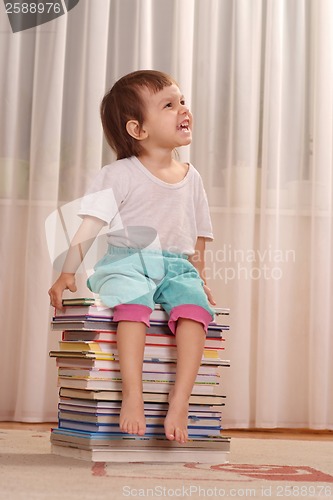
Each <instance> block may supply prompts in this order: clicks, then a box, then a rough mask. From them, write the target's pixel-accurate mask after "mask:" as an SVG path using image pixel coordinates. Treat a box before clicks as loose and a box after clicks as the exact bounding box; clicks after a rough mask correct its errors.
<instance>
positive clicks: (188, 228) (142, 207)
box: [79, 156, 213, 255]
mask: <svg viewBox="0 0 333 500" xmlns="http://www.w3.org/2000/svg"><path fill="white" fill-rule="evenodd" d="M79 215H80V216H85V215H91V216H94V217H97V218H99V219H101V220H103V221H105V222H106V223H107V224H109V228H110V231H109V232H108V234H107V237H108V243H109V244H110V245H112V246H116V247H127V248H149V249H158V250H161V249H162V250H166V251H169V252H174V253H184V254H186V255H192V254H193V253H194V248H195V244H196V241H197V238H198V237H199V236H202V237H204V238H207V239H208V240H212V239H213V233H212V224H211V219H210V215H209V207H208V202H207V196H206V193H205V190H204V187H203V184H202V179H201V177H200V174H199V172H198V171H197V170H196V169H195V168H194V167H193V165H189V169H188V172H187V174H186V176H185V177H184V179H182V180H181V181H180V182H177V183H176V184H169V183H167V182H164V181H162V180H161V179H158V178H157V177H155V176H154V175H153V174H152V173H151V172H150V171H149V170H148V169H147V168H145V167H144V166H143V164H142V163H141V162H140V161H139V159H138V158H136V157H135V156H133V157H131V158H125V159H123V160H117V161H115V162H114V163H111V164H110V165H106V166H105V167H103V168H102V169H101V171H100V172H99V173H98V175H97V177H96V178H95V180H94V182H93V185H92V186H91V188H90V189H89V191H88V192H87V193H86V195H85V196H84V197H83V199H82V203H81V209H80V211H79Z"/></svg>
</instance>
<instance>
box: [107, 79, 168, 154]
mask: <svg viewBox="0 0 333 500" xmlns="http://www.w3.org/2000/svg"><path fill="white" fill-rule="evenodd" d="M172 84H176V85H177V83H176V82H175V81H174V80H173V79H172V78H171V77H170V76H169V75H167V74H166V73H162V72H160V71H154V70H142V71H134V72H133V73H129V74H128V75H126V76H123V77H122V78H120V80H118V81H117V82H116V83H115V84H114V86H113V87H112V88H111V90H110V91H109V92H107V94H105V96H104V98H103V100H102V103H101V120H102V125H103V130H104V134H105V137H106V140H107V141H108V143H109V145H110V146H111V148H112V149H113V150H114V151H115V153H116V155H117V159H118V160H120V159H121V158H129V157H130V156H139V155H140V154H141V153H142V152H143V148H142V146H141V143H140V141H137V140H136V139H134V137H132V136H130V135H129V133H128V132H127V130H126V123H127V122H128V121H129V120H137V121H138V122H139V125H140V127H142V125H143V122H144V119H145V114H144V111H145V109H144V107H145V106H144V101H143V96H142V93H141V90H142V89H143V88H147V89H149V90H150V91H151V92H153V93H156V92H159V91H160V90H162V89H164V87H169V86H170V85H172Z"/></svg>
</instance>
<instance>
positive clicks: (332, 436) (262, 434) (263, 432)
mask: <svg viewBox="0 0 333 500" xmlns="http://www.w3.org/2000/svg"><path fill="white" fill-rule="evenodd" d="M56 426H57V424H56V423H55V422H49V423H37V424H34V423H22V422H0V429H16V430H20V429H22V430H36V431H47V430H49V429H50V428H51V427H56ZM225 434H226V435H228V436H230V437H237V438H247V439H249V438H250V439H251V438H253V439H298V440H303V441H333V431H314V430H310V429H246V430H243V429H239V430H235V429H232V430H231V429H230V430H229V429H226V430H225Z"/></svg>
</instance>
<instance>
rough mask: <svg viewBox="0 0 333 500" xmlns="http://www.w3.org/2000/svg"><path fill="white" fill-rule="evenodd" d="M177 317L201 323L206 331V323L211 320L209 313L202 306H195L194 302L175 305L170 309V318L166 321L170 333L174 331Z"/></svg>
mask: <svg viewBox="0 0 333 500" xmlns="http://www.w3.org/2000/svg"><path fill="white" fill-rule="evenodd" d="M179 318H184V319H185V318H186V319H191V320H193V321H197V322H198V323H201V324H202V325H203V327H204V330H205V332H206V333H207V328H208V325H209V323H210V322H211V321H212V316H211V314H210V313H209V312H208V311H207V310H206V309H205V308H204V307H201V306H197V305H195V304H186V305H181V306H176V307H174V308H173V309H171V311H170V318H169V323H168V324H169V328H170V330H171V331H172V333H175V332H176V327H177V321H178V319H179Z"/></svg>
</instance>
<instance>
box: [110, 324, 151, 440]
mask: <svg viewBox="0 0 333 500" xmlns="http://www.w3.org/2000/svg"><path fill="white" fill-rule="evenodd" d="M145 338H146V325H145V324H144V323H141V322H136V321H119V323H118V329H117V348H118V354H119V364H120V372H121V376H122V405H121V411H120V420H119V427H120V430H121V431H122V432H127V433H128V434H138V435H139V436H143V435H144V433H145V431H146V422H145V416H144V406H143V398H142V363H143V356H144V348H145Z"/></svg>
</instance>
